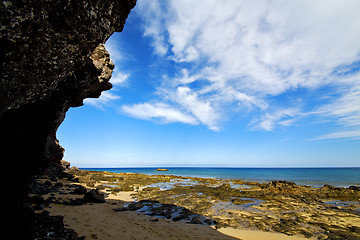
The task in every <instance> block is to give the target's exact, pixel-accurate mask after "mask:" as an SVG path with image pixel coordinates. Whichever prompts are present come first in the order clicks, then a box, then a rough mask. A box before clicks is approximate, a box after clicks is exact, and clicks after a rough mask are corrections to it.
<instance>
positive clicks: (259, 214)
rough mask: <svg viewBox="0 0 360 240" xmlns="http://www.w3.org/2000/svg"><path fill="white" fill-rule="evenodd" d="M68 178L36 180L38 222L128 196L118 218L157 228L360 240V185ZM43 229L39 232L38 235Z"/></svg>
mask: <svg viewBox="0 0 360 240" xmlns="http://www.w3.org/2000/svg"><path fill="white" fill-rule="evenodd" d="M66 172H67V173H64V174H63V175H60V176H58V175H57V176H55V175H52V176H48V175H42V176H37V178H35V179H34V181H33V183H32V188H31V193H30V195H29V198H28V206H29V207H30V208H32V209H33V210H35V212H36V213H37V216H38V217H40V218H41V217H43V218H45V219H46V218H49V217H50V216H49V213H48V212H51V209H52V208H56V206H62V207H73V206H81V205H88V204H94V205H96V204H100V205H101V204H102V203H105V202H107V203H109V200H108V199H114V198H116V196H118V195H120V194H122V193H128V194H129V196H130V195H131V197H132V198H133V201H132V202H124V201H117V202H111V204H112V205H111V209H112V212H113V214H120V213H122V212H134V213H136V214H141V215H146V216H149V217H151V219H150V220H151V221H153V222H157V221H159V219H166V220H168V221H172V222H184V223H191V224H199V225H206V226H209V227H212V228H214V229H220V228H226V227H231V228H235V229H252V230H261V231H266V232H279V233H284V234H286V235H290V236H291V235H295V236H302V237H306V238H314V239H360V202H359V199H360V188H359V187H358V186H350V187H349V188H338V187H332V186H328V185H325V186H324V187H321V188H312V187H309V186H299V185H296V184H294V183H291V182H286V181H272V182H270V183H257V182H244V181H241V180H221V179H210V178H195V177H179V176H172V175H145V174H134V173H111V172H98V171H83V170H78V169H76V168H72V169H69V168H68V169H67V171H66ZM52 218H53V219H55V218H54V217H52ZM57 218H61V217H60V216H59V217H57ZM39 221H41V220H39ZM54 221H59V220H54ZM60 225H61V224H60ZM65 227H66V226H65ZM44 231H45V230H41V228H40V229H38V230H37V232H38V233H39V234H40V233H41V232H44ZM47 231H48V232H51V231H50V230H47ZM52 231H53V234H55V232H56V231H55V230H52ZM58 232H59V231H58ZM58 234H60V235H63V236H65V235H66V234H67V235H69V236H68V237H66V238H64V239H83V237H79V236H77V235H76V233H75V232H74V231H72V230H68V229H66V228H64V229H63V230H61V231H60V232H59V233H58ZM70 235H71V237H70ZM59 239H61V238H59ZM100 239H101V238H100Z"/></svg>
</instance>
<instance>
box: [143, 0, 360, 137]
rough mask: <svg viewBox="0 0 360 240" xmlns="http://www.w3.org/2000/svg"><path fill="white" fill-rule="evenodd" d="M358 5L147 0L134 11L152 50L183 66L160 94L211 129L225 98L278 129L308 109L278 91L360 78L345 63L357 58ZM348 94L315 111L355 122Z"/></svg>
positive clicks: (336, 0) (300, 0)
mask: <svg viewBox="0 0 360 240" xmlns="http://www.w3.org/2000/svg"><path fill="white" fill-rule="evenodd" d="M359 8H360V1H358V0H332V1H329V0H317V1H313V0H293V1H287V0H273V1H268V0H258V1H248V0H226V1H220V0H203V1H201V0H198V1H191V0H169V1H164V0H163V1H160V0H143V1H139V3H138V6H137V8H136V13H137V14H138V16H140V18H142V19H143V20H144V24H143V27H144V35H145V36H146V37H149V38H150V39H151V42H152V46H153V47H154V53H155V54H158V55H159V56H160V57H163V58H164V59H167V60H168V61H172V63H173V64H178V66H179V67H177V68H175V69H178V70H175V72H174V77H173V78H172V79H171V80H172V81H171V80H170V81H169V82H171V83H169V84H163V85H161V87H159V88H160V90H159V89H158V92H159V93H160V94H159V95H158V99H157V101H158V102H161V101H163V102H167V103H168V104H170V105H171V106H172V108H173V107H175V106H176V107H177V109H178V111H181V112H183V113H184V114H187V116H192V117H193V119H195V120H196V121H197V122H201V123H202V124H205V125H207V126H208V127H209V128H210V129H213V130H218V129H219V124H220V119H222V118H223V117H224V115H226V111H225V110H224V106H227V107H228V105H229V104H234V106H235V105H240V106H242V107H245V108H247V109H249V110H252V109H255V110H256V111H260V112H262V113H263V114H262V117H261V118H260V119H254V121H253V123H256V124H257V126H258V127H259V128H261V129H265V130H274V129H275V128H276V127H279V126H289V125H291V124H293V122H294V121H296V118H297V117H299V116H304V115H305V114H306V113H302V112H301V111H302V109H301V106H302V105H300V103H295V102H292V103H291V102H284V98H279V99H280V100H279V101H275V100H274V99H273V97H274V96H279V95H281V94H285V93H289V92H293V91H294V90H296V89H299V88H304V89H317V88H321V87H327V86H330V87H332V88H337V87H339V86H341V87H342V88H344V89H347V90H348V89H352V88H353V87H354V86H356V84H358V82H359V81H360V72H357V73H356V72H353V73H352V74H346V71H349V67H348V68H347V67H346V66H352V65H351V64H352V63H354V62H356V61H358V62H359V59H360V44H359V39H360V31H359V29H360V14H358V9H359ZM180 66H181V67H180ZM339 66H343V67H342V68H341V67H340V70H339ZM358 68H359V67H358ZM347 69H348V70H347ZM350 71H351V68H350ZM162 74H163V73H159V76H161V75H162ZM170 78H171V77H170ZM347 94H348V91H343V95H342V96H340V97H339V101H337V103H334V104H335V105H332V106H328V107H334V108H337V109H338V111H337V112H335V111H332V112H331V111H328V110H325V109H323V110H322V111H318V112H317V114H318V115H319V116H326V115H327V116H329V115H331V116H332V117H333V118H334V119H335V121H337V122H338V123H339V124H343V125H344V126H347V125H349V124H350V123H351V122H353V123H355V122H356V121H358V115H357V114H358V110H357V109H353V108H354V107H353V106H348V105H346V104H348V103H350V102H351V101H353V100H354V99H352V100H351V101H350V100H347V99H346V98H350V96H348V97H347ZM269 99H272V100H271V101H270V100H269ZM341 99H343V100H341ZM356 99H358V98H356ZM169 101H171V102H169ZM301 104H304V103H301ZM310 104H312V103H310ZM140 106H141V105H140ZM312 107H313V109H312V110H314V109H319V108H320V107H319V106H312ZM228 109H229V110H228V111H234V109H235V108H234V107H230V108H228ZM240 109H243V108H240ZM269 109H283V110H278V111H276V112H269ZM307 109H309V107H308V108H307ZM307 111H309V110H307ZM341 111H345V112H342V113H341ZM163 118H165V117H163ZM256 124H255V125H256ZM251 125H252V124H251Z"/></svg>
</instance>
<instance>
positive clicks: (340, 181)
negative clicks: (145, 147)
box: [81, 167, 360, 187]
mask: <svg viewBox="0 0 360 240" xmlns="http://www.w3.org/2000/svg"><path fill="white" fill-rule="evenodd" d="M81 169H83V170H92V171H109V172H114V173H120V172H132V173H143V174H155V175H156V174H158V175H159V174H162V175H176V176H184V177H207V178H221V179H241V180H246V181H257V182H269V181H273V180H285V181H290V182H295V183H296V184H300V185H310V186H314V187H321V186H323V185H324V184H329V185H332V186H337V187H348V186H350V185H360V168H188V167H178V168H167V169H168V170H169V171H167V172H157V171H156V168H81Z"/></svg>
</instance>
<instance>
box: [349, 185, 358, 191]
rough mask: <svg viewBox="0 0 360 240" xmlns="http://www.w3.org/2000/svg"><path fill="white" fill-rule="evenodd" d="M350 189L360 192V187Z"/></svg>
mask: <svg viewBox="0 0 360 240" xmlns="http://www.w3.org/2000/svg"><path fill="white" fill-rule="evenodd" d="M349 189H350V190H355V191H360V187H359V186H350V187H349Z"/></svg>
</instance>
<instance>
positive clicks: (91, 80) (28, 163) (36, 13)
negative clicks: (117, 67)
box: [0, 0, 135, 225]
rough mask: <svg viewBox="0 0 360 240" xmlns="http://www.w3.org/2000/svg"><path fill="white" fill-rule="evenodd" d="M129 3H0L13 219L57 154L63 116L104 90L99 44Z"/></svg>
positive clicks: (119, 25) (1, 104)
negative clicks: (36, 177) (31, 186)
mask: <svg viewBox="0 0 360 240" xmlns="http://www.w3.org/2000/svg"><path fill="white" fill-rule="evenodd" d="M134 6H135V0H101V1H93V0H80V1H66V0H47V1H40V0H33V1H32V0H28V1H15V0H13V1H2V2H1V3H0V22H1V28H0V46H1V51H0V64H1V65H0V72H1V79H0V133H1V134H0V144H1V145H0V146H1V159H2V163H3V164H5V166H4V165H3V166H4V169H6V171H7V173H8V174H9V176H12V179H13V178H14V177H15V178H16V180H15V181H13V180H12V184H11V186H10V188H9V189H6V190H7V191H9V194H11V199H10V200H9V204H10V207H11V208H13V210H14V211H13V216H15V217H14V219H16V221H21V219H24V216H23V215H24V213H23V205H24V199H25V196H26V195H27V189H28V183H29V180H30V178H31V176H33V175H34V174H36V173H37V172H38V171H39V170H41V169H44V168H46V167H48V166H49V165H50V164H57V163H59V162H60V160H61V159H62V157H63V151H64V150H63V149H62V148H61V146H60V145H59V144H58V142H57V140H56V131H57V129H58V127H59V125H60V124H61V123H62V121H63V120H64V118H65V113H66V111H67V110H68V109H69V108H70V107H77V106H81V105H82V104H83V103H82V102H83V99H85V98H88V97H99V96H100V94H101V92H102V91H105V90H108V89H110V88H111V87H112V86H111V84H110V83H109V82H108V81H109V79H110V77H111V74H112V69H113V68H114V64H113V63H112V62H111V60H110V56H109V54H108V52H107V51H106V50H105V47H104V46H103V45H102V44H101V43H104V42H105V41H106V40H107V39H108V38H109V37H110V36H111V34H112V33H113V32H115V31H122V29H123V26H124V23H125V20H126V18H127V16H128V14H129V13H130V10H131V9H132V8H133V7H134ZM19 217H20V218H19ZM19 219H20V220H19ZM24 221H25V220H24ZM17 224H19V222H17ZM24 224H25V225H26V222H24Z"/></svg>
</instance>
